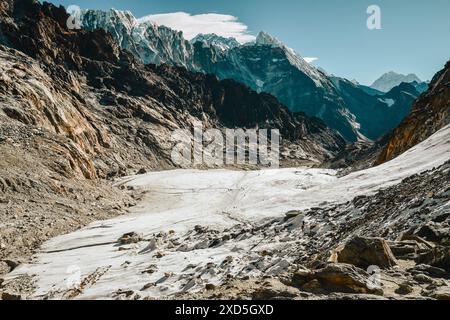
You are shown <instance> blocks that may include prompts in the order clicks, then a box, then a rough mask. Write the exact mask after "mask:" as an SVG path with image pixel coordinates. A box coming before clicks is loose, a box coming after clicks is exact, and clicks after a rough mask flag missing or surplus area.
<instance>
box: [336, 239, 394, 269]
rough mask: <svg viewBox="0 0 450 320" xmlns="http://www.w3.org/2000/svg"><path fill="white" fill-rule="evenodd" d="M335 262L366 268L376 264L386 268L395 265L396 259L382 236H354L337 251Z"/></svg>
mask: <svg viewBox="0 0 450 320" xmlns="http://www.w3.org/2000/svg"><path fill="white" fill-rule="evenodd" d="M337 262H340V263H347V264H352V265H354V266H357V267H360V268H363V269H367V268H368V267H370V266H377V267H379V268H381V269H388V268H391V267H393V266H395V265H397V260H396V259H395V256H394V254H393V253H392V251H391V249H390V248H389V245H388V243H387V242H386V240H384V239H382V238H364V237H356V238H353V239H351V240H350V241H348V242H347V243H346V244H345V246H344V248H343V249H342V250H341V251H339V252H337Z"/></svg>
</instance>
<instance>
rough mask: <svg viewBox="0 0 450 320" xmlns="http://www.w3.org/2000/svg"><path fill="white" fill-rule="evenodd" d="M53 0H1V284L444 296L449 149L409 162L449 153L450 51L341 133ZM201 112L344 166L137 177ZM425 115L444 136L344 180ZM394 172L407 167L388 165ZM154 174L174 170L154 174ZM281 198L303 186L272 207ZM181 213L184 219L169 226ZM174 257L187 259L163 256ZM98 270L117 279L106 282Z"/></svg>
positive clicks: (4, 292) (18, 289)
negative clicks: (368, 127)
mask: <svg viewBox="0 0 450 320" xmlns="http://www.w3.org/2000/svg"><path fill="white" fill-rule="evenodd" d="M67 17H68V16H67V14H66V13H65V10H64V9H63V8H56V7H54V6H53V5H50V4H42V5H41V4H39V3H38V2H35V1H32V0H5V1H2V3H1V6H0V68H1V71H2V72H1V74H0V297H1V298H2V299H21V298H41V299H42V298H44V299H45V298H67V299H75V298H83V297H86V296H87V297H98V296H101V297H108V298H116V299H122V298H123V299H139V298H141V299H152V298H155V297H156V298H171V299H180V298H187V299H198V298H206V299H219V298H230V299H279V298H281V299H391V298H392V299H450V292H449V288H450V286H449V279H450V269H449V261H450V240H449V235H450V225H449V221H450V207H449V198H450V189H449V184H448V181H450V179H449V178H450V177H449V174H450V163H449V162H446V163H444V164H442V163H443V162H445V161H441V162H440V163H439V165H438V166H436V167H434V168H428V167H427V170H426V171H425V172H421V171H422V170H420V167H421V166H422V167H426V166H425V165H424V163H423V161H421V159H420V158H424V159H428V161H429V162H431V161H436V160H435V159H434V158H439V159H441V158H442V157H444V158H445V157H447V158H448V156H447V155H448V148H447V147H448V143H449V142H448V139H447V140H446V137H447V136H448V129H446V130H444V131H439V130H440V129H442V128H445V126H447V125H448V123H449V117H448V115H449V109H450V108H449V103H450V98H449V96H448V92H449V91H448V90H449V79H448V75H449V68H450V64H449V63H447V65H446V67H445V69H444V70H443V71H441V72H440V73H438V74H437V75H436V77H435V78H434V79H433V81H432V83H431V84H430V89H429V90H428V91H427V92H425V93H424V94H423V95H421V97H420V98H419V99H418V100H417V102H416V103H415V105H414V108H413V112H412V113H411V115H410V116H408V117H407V119H406V120H404V122H403V123H402V124H401V125H400V127H399V128H398V129H396V130H395V131H394V132H393V133H392V134H391V135H390V136H388V137H386V138H385V139H384V140H380V141H379V142H377V143H375V144H370V143H369V144H366V143H364V142H360V143H357V144H355V145H352V146H347V147H346V145H345V141H344V140H343V139H342V138H341V136H340V135H339V134H337V133H336V132H335V131H333V130H331V129H329V128H327V127H326V125H325V124H324V123H323V122H322V121H321V120H319V119H316V118H311V117H307V116H306V115H304V114H302V113H292V112H290V111H289V110H288V109H287V108H286V107H284V106H283V105H282V104H281V103H279V102H278V100H277V99H276V98H274V97H273V96H271V95H268V94H264V93H262V94H258V93H257V92H255V91H252V90H250V89H249V88H247V87H245V86H244V85H241V84H238V83H236V82H234V81H231V80H225V81H219V80H218V79H217V78H216V77H215V76H211V75H204V74H200V73H192V72H189V71H187V70H186V69H183V68H179V67H172V66H167V65H158V66H157V65H143V64H142V63H141V62H140V61H139V60H137V59H136V58H135V57H134V56H133V55H132V54H130V53H128V52H126V51H123V50H122V49H121V48H120V46H119V45H118V44H117V43H116V42H114V40H113V37H111V35H109V34H108V33H106V32H105V31H103V30H94V31H89V32H88V31H84V30H78V31H77V30H75V31H73V30H68V29H67V27H66V20H67ZM18 35H20V36H18ZM199 120H201V121H202V123H203V124H204V126H205V128H215V127H218V128H220V129H225V128H235V127H243V128H254V127H269V128H278V129H279V130H280V132H281V134H282V136H283V141H282V150H281V156H282V159H281V162H282V165H285V166H303V165H307V166H311V165H315V166H319V165H326V166H327V167H332V168H342V167H345V168H346V169H345V170H343V171H341V172H340V174H337V173H336V172H335V171H332V170H330V171H328V170H325V169H299V170H298V172H296V171H295V170H294V171H293V172H290V174H291V175H290V177H291V178H290V179H291V180H289V179H287V178H285V176H284V175H285V174H286V172H284V171H282V170H280V171H277V174H278V175H277V176H276V177H273V176H272V177H271V178H270V179H267V180H264V179H263V180H258V179H260V178H261V177H262V178H264V177H265V176H266V175H272V174H273V173H268V172H267V171H261V173H260V172H258V171H252V172H249V173H248V174H247V173H246V172H243V171H238V170H240V169H249V168H248V167H245V168H243V167H233V168H232V169H233V170H234V171H232V170H230V171H227V172H222V171H220V170H219V171H217V176H215V174H216V171H214V172H213V173H208V172H205V174H207V175H208V174H211V175H212V177H208V179H205V181H206V182H205V181H202V180H201V178H199V179H200V180H201V181H200V182H199V185H197V186H196V187H197V188H196V189H194V188H190V187H189V188H188V187H186V188H185V189H182V188H181V189H180V187H179V186H178V184H180V183H185V182H191V180H193V179H194V178H195V177H203V176H202V175H201V174H200V172H197V173H198V175H196V176H195V177H194V176H189V175H188V178H186V177H184V176H183V171H175V172H174V174H175V178H173V177H172V176H171V173H161V175H158V174H157V173H152V174H154V175H152V174H151V175H150V176H148V177H149V179H150V180H151V181H150V183H151V187H148V186H147V187H146V186H145V185H142V186H135V185H133V183H132V181H134V180H139V175H140V176H142V177H143V179H145V177H146V175H145V174H146V172H150V171H155V170H164V169H174V168H176V165H175V164H174V163H173V162H172V160H171V157H170V151H171V149H172V147H173V143H172V142H171V141H170V135H171V132H172V131H173V130H176V129H190V128H191V127H192V125H193V124H194V123H195V122H196V121H199ZM438 131H439V132H440V140H439V141H440V142H439V143H440V144H437V143H430V144H429V145H425V146H422V148H421V149H420V150H421V153H417V152H416V153H415V157H413V158H412V160H411V159H410V160H409V162H408V164H406V163H405V164H404V165H402V164H401V163H400V164H399V163H398V161H397V163H396V164H397V165H396V166H394V169H395V170H392V168H391V170H387V169H386V168H389V166H388V167H383V166H381V167H380V171H376V172H375V173H377V174H375V175H373V174H372V175H371V176H369V177H370V181H365V179H364V177H365V176H364V174H366V173H367V172H366V173H364V172H361V173H359V172H355V173H353V175H352V176H351V178H348V179H347V180H345V179H346V178H345V177H346V174H347V173H348V172H349V171H355V170H358V169H361V168H366V167H370V166H371V165H372V164H373V163H374V162H375V159H378V160H377V161H378V163H380V164H381V163H386V161H389V160H391V159H393V158H395V157H396V156H398V155H400V154H402V153H404V152H405V151H406V150H408V149H409V148H411V147H416V146H417V144H418V143H419V142H423V141H425V142H426V141H427V139H428V138H429V137H430V136H431V135H432V134H433V133H436V132H438ZM432 141H434V140H432ZM380 150H381V151H380ZM426 150H431V151H433V150H434V152H436V150H438V151H439V154H435V155H434V157H433V155H430V154H427V152H426ZM416 151H417V150H416ZM380 152H381V153H380ZM398 159H399V158H397V159H396V160H398ZM387 164H389V163H387ZM415 167H417V168H415ZM405 168H406V169H405ZM200 169H205V168H200ZM252 169H258V166H257V167H256V168H255V167H252ZM398 172H401V173H402V174H403V175H407V176H408V177H406V178H404V179H402V181H400V180H399V181H397V180H396V179H398V177H397V178H395V177H392V178H391V177H390V175H392V176H395V175H396V174H397V173H398ZM408 172H411V174H409V175H408V174H407V173H408ZM135 174H139V175H138V176H134V175H135ZM178 174H179V175H180V176H178ZM202 174H203V173H202ZM128 175H133V176H131V177H126V176H128ZM292 175H293V176H294V177H296V179H293V178H292ZM335 175H336V176H337V175H341V176H344V177H343V179H344V180H335ZM177 177H178V178H177ZM180 177H181V178H182V179H180ZM183 177H184V178H183ZM158 179H160V180H158ZM170 179H172V180H170ZM228 179H229V180H233V179H235V180H233V181H232V182H233V183H230V184H229V185H228V182H229V181H228ZM352 179H354V180H352ZM389 179H392V181H391V180H389ZM166 180H167V181H169V180H170V181H172V183H173V184H169V185H168V187H167V188H165V189H164V188H162V187H161V186H164V183H166V182H167V181H166ZM260 181H261V182H260ZM342 181H347V184H344V183H342ZM352 181H355V182H356V181H358V183H361V184H364V186H365V188H366V189H367V190H369V191H370V192H362V191H361V190H358V186H356V185H355V186H353V185H351V184H350V182H352ZM361 181H362V182H361ZM127 182H130V183H127ZM331 182H333V183H334V185H333V187H332V188H331V187H330V188H331V189H327V185H328V183H331ZM146 183H147V184H148V183H149V182H148V181H147V182H146ZM204 183H206V184H207V186H208V185H209V184H212V185H215V188H213V189H211V190H209V191H208V189H207V188H203V184H204ZM218 183H219V184H221V185H217V184H218ZM258 183H262V184H263V186H264V187H265V188H266V189H269V190H271V191H270V192H273V193H270V192H268V193H262V191H261V189H258V188H259V186H258ZM341 183H342V184H341ZM377 183H380V185H377ZM222 184H223V185H222ZM381 184H383V185H381ZM280 186H282V187H283V188H286V189H287V191H286V190H284V191H283V190H281V187H280ZM323 186H324V190H325V191H322V192H321V187H323ZM339 188H343V189H342V190H341V193H339V194H338V193H337V191H339V190H340V189H339ZM330 190H331V191H333V192H334V193H331V192H330V193H329V194H327V191H330ZM374 190H376V192H374ZM281 191H283V192H284V193H282V192H281ZM211 192H215V193H216V195H218V197H217V199H214V198H213V197H210V194H209V193H211ZM266 192H267V190H266ZM276 192H280V193H279V194H277V193H276ZM358 193H361V194H362V195H359V196H357V197H356V198H355V195H357V194H358ZM303 194H307V195H308V194H309V198H305V196H303V198H302V195H303ZM224 195H225V196H226V197H225V198H224V197H223V196H224ZM294 195H295V196H298V197H299V198H298V199H296V198H294ZM196 197H199V198H198V199H197V198H196ZM248 197H257V198H256V200H253V201H252V202H251V203H248V201H246V199H248ZM327 197H328V198H331V197H334V199H333V201H328V200H329V199H327ZM195 199H197V200H199V202H198V203H191V202H192V201H194V200H195ZM191 200H192V201H191ZM200 200H201V201H200ZM182 201H191V202H189V204H190V205H191V207H190V208H193V210H192V212H191V211H190V212H184V211H183V210H182V209H183V208H177V205H180V203H183V202H182ZM214 201H218V203H217V204H216V205H217V206H216V207H214V208H207V209H208V210H212V211H207V212H208V214H207V215H204V216H202V215H201V214H202V212H203V211H202V210H203V209H205V207H204V206H206V205H209V204H210V202H211V204H214ZM293 201H296V203H295V204H296V205H295V207H302V205H303V202H304V203H307V204H305V205H304V208H303V209H299V210H284V209H287V207H288V204H289V206H293V205H292V203H293ZM237 203H241V207H238V205H237ZM262 205H264V208H263V209H264V210H262V207H259V206H262ZM148 206H151V208H152V210H155V212H156V213H158V212H162V211H161V206H162V207H164V206H168V208H167V212H165V211H164V212H163V213H168V214H167V215H165V214H164V215H160V220H158V221H154V220H152V223H148V221H147V220H145V219H146V217H145V215H143V214H144V213H148V210H149V209H148ZM255 208H257V209H258V210H256V209H255ZM175 209H180V210H179V211H176V212H175V211H173V210H175ZM222 209H223V210H222ZM260 209H261V211H259V210H260ZM281 209H283V210H284V211H283V212H278V210H280V211H281ZM205 210H206V209H205ZM240 210H242V212H244V211H247V213H248V212H250V216H251V217H252V218H251V219H250V218H246V216H244V215H241V213H240V212H239V211H240ZM256 211H258V212H256ZM205 212H206V211H205ZM127 213H131V214H128V215H127ZM170 213H172V214H174V216H170ZM263 213H264V214H263ZM203 214H204V213H203ZM190 215H194V217H190ZM263 215H265V218H264V217H263ZM117 216H122V217H121V218H120V219H117V218H115V219H112V220H107V221H106V222H105V223H104V224H103V222H99V220H103V219H110V218H113V217H117ZM188 217H190V219H191V220H189V221H190V222H189V223H192V225H191V224H189V223H186V224H185V225H184V227H183V228H181V226H180V221H185V220H183V219H185V218H186V219H188ZM211 217H212V218H213V219H215V220H214V221H212V222H211V223H206V222H207V220H208V219H210V218H211ZM139 219H143V222H146V221H147V224H144V223H139V222H140V220H139ZM164 219H168V220H167V221H166V220H164ZM170 219H172V220H173V219H175V220H176V221H172V220H170ZM94 221H96V222H95V223H94V224H93V225H91V226H90V227H87V228H85V229H81V230H79V229H80V228H81V227H83V226H86V225H88V224H89V223H91V222H94ZM136 221H137V222H138V223H136ZM118 222H119V223H118ZM168 222H170V223H168ZM193 222H196V223H195V224H193ZM217 225H220V226H221V228H218V227H217ZM169 226H170V227H173V230H171V229H169ZM139 228H141V229H142V230H138V229H139ZM156 229H157V230H158V232H157V233H156V234H155V233H154V232H153V231H152V230H156ZM186 229H188V230H186ZM76 230H79V231H76ZM118 231H120V234H117V232H118ZM141 231H145V233H142V232H141ZM78 232H79V233H78ZM58 235H64V236H61V237H56V236H58ZM55 237H56V238H55ZM48 239H52V240H51V241H50V242H47V243H45V244H44V245H42V244H43V242H44V241H46V240H48ZM99 239H100V240H102V239H105V240H104V241H101V242H100V243H98V241H100V240H99ZM249 244H251V246H250V247H248V245H249ZM235 247H236V249H235ZM238 247H244V249H245V250H242V249H239V248H238ZM80 250H81V251H80ZM83 250H87V251H83ZM90 250H91V251H90ZM226 252H230V254H225V255H224V256H223V257H222V255H221V254H223V253H226ZM35 253H36V254H35ZM94 253H95V254H94ZM33 254H35V255H33ZM205 254H209V255H210V256H211V257H214V258H215V259H219V258H220V261H218V260H217V261H216V260H214V262H208V261H207V260H206V259H203V258H202V257H203V256H204V255H205ZM94 257H95V259H94ZM180 257H181V258H183V257H186V259H183V260H182V263H181V262H180V260H177V259H180ZM100 258H104V260H102V259H100ZM188 258H189V259H192V260H193V262H191V263H188V262H187V261H186V260H188ZM83 259H87V260H85V265H86V267H89V268H93V269H92V270H88V271H86V272H85V273H83V275H82V276H83V277H82V281H81V283H80V284H79V286H78V287H75V288H70V289H67V288H66V287H65V284H64V283H65V280H66V279H65V277H67V274H66V272H65V271H66V267H67V266H68V265H69V266H70V263H69V262H71V261H78V263H79V261H83ZM171 259H174V260H171ZM197 260H200V261H197ZM30 262H31V263H30ZM110 262H111V264H109V263H110ZM150 262H151V263H150ZM91 264H92V265H91ZM99 266H100V267H99ZM174 266H176V267H181V266H183V270H180V273H179V274H175V273H174V272H173V271H171V268H174ZM373 266H376V268H374V267H373ZM52 268H53V269H52ZM49 270H52V272H50V273H49V274H50V275H48V274H47V273H46V271H49ZM61 270H62V271H61ZM59 277H62V278H59ZM102 277H103V278H102ZM142 277H146V278H145V279H147V281H141V280H142ZM155 277H158V278H159V279H156V280H155V279H153V278H155ZM136 279H137V280H136ZM102 281H105V282H106V283H107V281H112V283H116V282H114V281H119V282H120V284H121V285H118V286H115V287H113V288H114V289H113V290H110V292H107V293H104V289H105V288H104V287H102V286H101V284H102ZM127 281H130V282H132V284H130V283H128V282H127ZM136 283H137V284H138V287H137V288H136ZM169 284H170V285H169ZM64 288H65V289H64ZM108 288H110V287H108ZM108 290H109V289H108ZM99 292H101V294H100V293H99Z"/></svg>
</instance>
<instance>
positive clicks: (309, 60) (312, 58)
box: [303, 57, 319, 63]
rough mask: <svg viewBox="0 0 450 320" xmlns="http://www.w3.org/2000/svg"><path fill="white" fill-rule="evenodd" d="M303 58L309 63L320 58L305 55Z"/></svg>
mask: <svg viewBox="0 0 450 320" xmlns="http://www.w3.org/2000/svg"><path fill="white" fill-rule="evenodd" d="M303 59H304V60H305V61H306V62H308V63H313V62H314V61H316V60H319V58H316V57H304V58H303Z"/></svg>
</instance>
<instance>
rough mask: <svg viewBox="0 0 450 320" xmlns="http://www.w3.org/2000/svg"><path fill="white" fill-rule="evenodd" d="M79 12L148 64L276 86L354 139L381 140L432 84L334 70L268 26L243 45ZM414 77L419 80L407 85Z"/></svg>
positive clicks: (264, 88)
mask: <svg viewBox="0 0 450 320" xmlns="http://www.w3.org/2000/svg"><path fill="white" fill-rule="evenodd" d="M80 19H81V22H82V26H83V27H84V28H85V29H87V30H91V31H92V30H95V29H99V28H100V29H104V30H106V31H108V32H109V33H111V35H112V36H113V38H114V39H115V40H116V41H117V42H118V43H119V45H120V46H121V48H123V49H125V50H127V51H129V52H131V53H132V54H133V55H134V56H135V57H136V58H137V59H139V60H140V61H141V62H143V63H144V64H161V63H167V64H171V65H175V66H182V67H185V68H186V69H188V70H190V71H193V72H202V73H207V74H213V75H215V76H217V77H218V78H219V79H221V80H224V79H233V80H235V81H237V82H240V83H243V84H245V85H247V86H248V87H250V88H251V89H253V90H254V91H256V92H266V93H270V94H272V95H274V96H275V97H276V98H277V99H278V100H279V101H280V102H281V103H283V104H284V105H286V106H287V107H288V108H289V110H290V111H292V112H294V113H295V112H303V113H306V114H307V115H308V116H312V117H317V118H320V119H322V120H323V121H324V122H325V123H326V125H327V126H328V127H330V128H332V129H334V130H336V131H338V132H339V133H340V134H341V136H342V137H343V138H344V139H345V140H346V141H347V142H348V143H352V142H356V141H359V140H377V139H379V138H381V137H383V136H384V135H385V134H387V133H388V132H390V131H391V130H393V129H394V128H396V127H397V126H398V125H399V123H400V122H401V120H402V119H403V118H404V117H405V116H406V115H407V114H408V113H409V111H410V110H411V106H412V103H413V101H414V100H415V99H417V97H418V96H419V95H420V94H421V93H422V92H423V91H425V90H426V88H427V85H426V84H425V85H424V84H423V83H422V82H421V80H420V79H418V78H417V77H414V78H411V77H405V78H401V77H393V76H383V77H382V79H381V80H380V81H378V84H380V86H376V87H368V86H363V85H360V84H357V83H355V82H352V81H349V80H346V79H343V78H338V77H335V76H333V75H330V74H328V73H327V72H326V71H324V70H322V69H320V68H316V67H315V66H313V65H311V64H310V63H308V62H307V61H306V60H305V59H304V58H302V57H301V56H300V55H299V54H298V53H296V52H295V51H294V50H293V49H291V48H289V47H287V46H286V45H284V44H283V43H282V42H281V41H279V40H278V39H276V38H275V37H272V36H271V35H269V34H267V33H265V32H260V33H259V34H258V36H257V38H256V40H255V41H254V42H249V43H245V44H240V43H239V42H238V41H236V40H235V39H233V38H223V37H220V36H217V35H215V34H207V35H198V36H197V37H195V38H194V39H192V40H191V41H187V40H186V39H184V37H183V33H182V32H179V31H175V30H172V29H170V28H167V27H165V26H159V25H157V24H155V23H153V22H151V21H147V20H139V19H136V18H135V17H134V16H133V15H132V13H131V12H128V11H125V12H122V11H117V10H114V9H111V10H109V11H100V10H86V11H83V12H82V14H81V17H80ZM389 74H390V73H389ZM389 74H388V75H389ZM392 78H395V79H392ZM402 79H403V80H404V81H402ZM409 80H413V81H416V82H415V83H413V85H412V86H405V85H401V84H402V82H411V81H409ZM383 81H384V82H383ZM383 83H384V84H383ZM377 88H379V89H382V90H379V89H377ZM386 88H389V90H386ZM384 90H386V91H384Z"/></svg>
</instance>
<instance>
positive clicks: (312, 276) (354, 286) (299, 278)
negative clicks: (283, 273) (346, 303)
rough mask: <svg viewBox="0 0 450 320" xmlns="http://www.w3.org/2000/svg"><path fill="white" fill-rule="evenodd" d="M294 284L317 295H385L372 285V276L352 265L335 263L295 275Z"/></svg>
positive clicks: (301, 271) (302, 270)
mask: <svg viewBox="0 0 450 320" xmlns="http://www.w3.org/2000/svg"><path fill="white" fill-rule="evenodd" d="M292 284H293V285H294V286H296V287H298V288H300V289H301V290H304V291H308V292H313V293H317V294H325V293H330V292H341V293H358V294H363V293H364V294H366V293H368V294H379V295H381V294H383V291H382V290H381V288H375V287H373V286H372V285H371V279H370V275H369V274H368V273H367V272H365V271H364V270H362V269H359V268H357V267H355V266H353V265H350V264H343V263H335V264H329V265H327V266H326V267H325V268H322V269H319V270H314V271H311V270H310V271H306V270H304V269H301V270H300V271H298V272H295V273H294V276H293V278H292Z"/></svg>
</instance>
